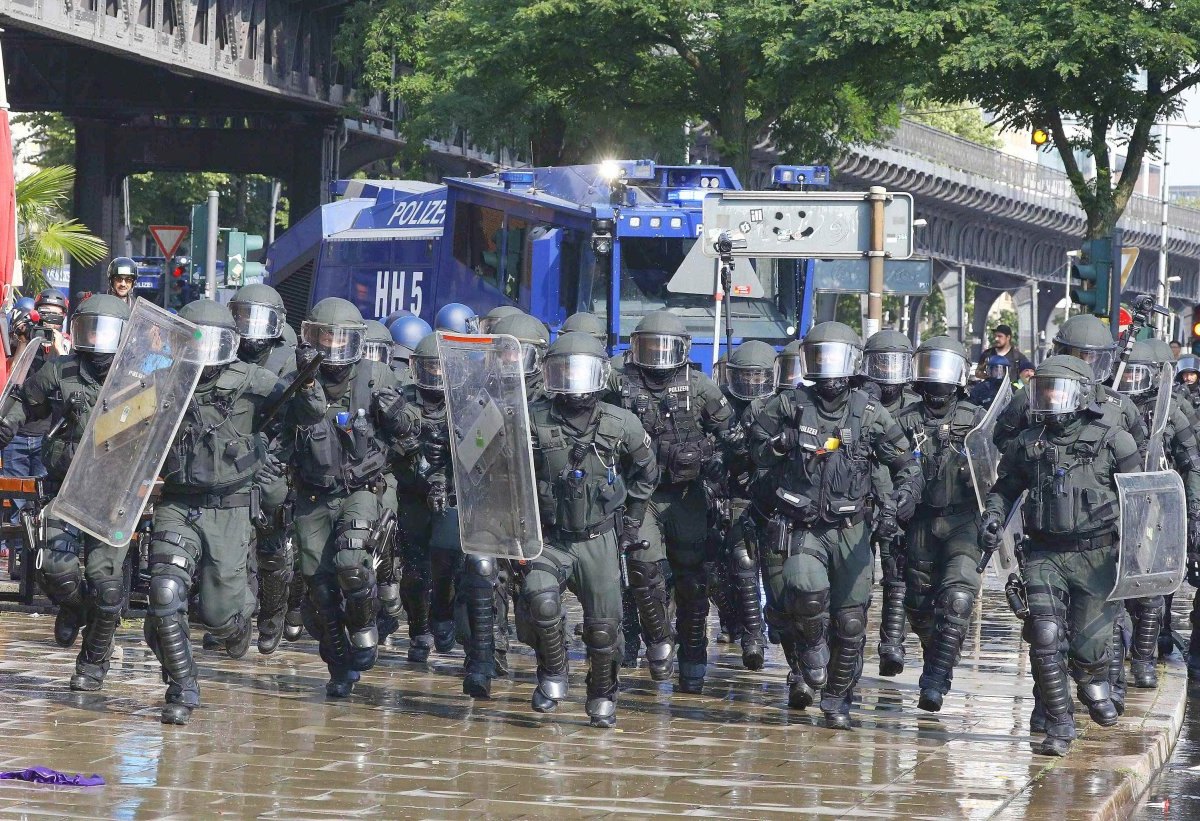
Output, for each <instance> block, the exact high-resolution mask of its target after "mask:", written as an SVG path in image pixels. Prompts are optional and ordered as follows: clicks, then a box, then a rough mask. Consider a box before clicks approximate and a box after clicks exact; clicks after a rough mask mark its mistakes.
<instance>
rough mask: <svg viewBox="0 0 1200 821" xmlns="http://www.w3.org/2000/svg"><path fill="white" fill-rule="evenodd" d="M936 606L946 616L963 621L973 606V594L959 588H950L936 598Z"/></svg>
mask: <svg viewBox="0 0 1200 821" xmlns="http://www.w3.org/2000/svg"><path fill="white" fill-rule="evenodd" d="M938 606H939V607H940V608H941V609H942V612H944V613H945V614H946V615H947V616H951V617H954V618H959V619H965V618H967V617H968V616H969V615H970V614H971V608H972V607H974V606H975V594H974V593H973V592H972V591H970V590H964V589H963V588H961V587H951V588H948V589H946V590H943V591H942V594H941V595H940V596H938Z"/></svg>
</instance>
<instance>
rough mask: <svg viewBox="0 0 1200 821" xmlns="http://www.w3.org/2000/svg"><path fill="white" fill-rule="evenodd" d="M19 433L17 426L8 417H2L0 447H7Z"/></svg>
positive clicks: (0, 421) (0, 422)
mask: <svg viewBox="0 0 1200 821" xmlns="http://www.w3.org/2000/svg"><path fill="white" fill-rule="evenodd" d="M16 435H17V426H16V425H14V424H13V423H12V422H9V421H8V420H7V419H0V448H6V447H8V446H9V444H10V443H11V442H12V440H13V437H14V436H16Z"/></svg>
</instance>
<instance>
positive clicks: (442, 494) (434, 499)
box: [425, 481, 450, 513]
mask: <svg viewBox="0 0 1200 821" xmlns="http://www.w3.org/2000/svg"><path fill="white" fill-rule="evenodd" d="M425 504H426V506H428V508H429V509H430V510H431V511H433V512H434V513H445V512H446V508H447V507H449V505H450V498H449V496H447V495H446V483H445V482H443V481H433V482H430V483H429V491H428V492H427V493H426V494H425Z"/></svg>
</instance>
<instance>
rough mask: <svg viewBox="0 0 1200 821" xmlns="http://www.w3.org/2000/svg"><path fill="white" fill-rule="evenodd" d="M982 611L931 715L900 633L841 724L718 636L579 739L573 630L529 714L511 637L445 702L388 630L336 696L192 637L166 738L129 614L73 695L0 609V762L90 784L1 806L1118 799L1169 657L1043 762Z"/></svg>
mask: <svg viewBox="0 0 1200 821" xmlns="http://www.w3.org/2000/svg"><path fill="white" fill-rule="evenodd" d="M984 600H985V601H984V607H983V617H982V619H981V620H979V621H977V622H976V623H975V625H974V630H973V634H972V635H971V636H970V637H969V639H968V642H967V646H966V648H965V649H964V653H963V661H962V664H961V666H960V668H959V670H958V672H957V674H956V676H955V682H954V690H953V691H952V692H951V694H950V695H949V696H948V697H947V699H946V704H945V707H944V709H943V711H942V712H941V713H940V714H937V715H936V716H935V715H929V714H925V713H921V712H920V711H918V710H917V709H916V700H917V694H918V693H917V688H916V681H917V675H918V672H919V653H920V651H919V647H918V646H917V645H916V644H915V641H914V640H913V639H912V637H910V643H909V648H908V653H909V663H908V669H907V670H906V672H905V673H904V674H903V675H902V676H900V677H898V678H897V679H880V678H878V677H877V676H875V675H874V669H875V666H876V662H875V659H874V657H873V652H872V653H871V656H870V657H869V658H868V660H867V674H866V675H864V678H863V685H862V687H861V688H860V690H859V698H858V701H857V702H856V704H855V707H854V711H853V717H854V721H855V727H856V729H855V731H854V732H852V733H844V734H835V733H832V732H830V731H827V730H825V729H823V728H822V727H821V726H820V723H821V722H820V714H819V712H810V713H808V714H805V713H798V712H795V711H789V710H787V709H786V707H785V706H784V702H785V698H786V687H785V684H784V676H785V672H786V671H785V669H784V666H783V662H782V654H781V653H780V652H779V649H778V648H777V647H772V648H771V650H770V653H769V655H768V664H767V666H766V668H765V669H764V670H763V671H761V672H758V673H751V672H747V671H745V670H743V669H741V665H740V655H739V654H738V653H737V652H735V650H736V648H735V647H734V646H732V645H716V644H714V645H712V647H711V648H710V649H711V651H712V652H713V654H714V656H715V657H716V662H717V663H716V664H715V667H714V669H712V670H711V672H710V676H709V679H708V682H707V684H706V687H705V694H704V695H703V696H682V695H680V696H674V695H672V693H671V687H670V685H667V684H664V685H655V684H653V683H652V682H651V681H650V679H649V677H648V675H647V673H646V671H645V669H644V668H643V669H641V670H639V671H637V672H636V673H630V672H629V671H626V673H627V674H626V676H625V679H624V685H623V687H622V693H621V697H620V702H619V716H618V724H617V728H616V729H615V730H608V731H606V730H596V729H592V728H590V727H589V726H588V723H587V718H586V716H585V715H584V712H583V698H584V695H583V673H584V664H583V661H582V646H581V645H580V644H579V642H578V640H577V639H573V644H572V665H573V667H572V677H571V678H572V681H571V685H572V691H571V694H570V696H569V697H568V699H567V701H566V702H564V703H563V705H562V706H561V707H560V708H559V712H558V713H556V714H553V715H545V716H543V715H538V714H535V713H533V712H531V711H530V710H529V706H528V705H529V696H530V693H531V691H532V687H533V672H534V664H533V659H532V655H531V654H530V653H529V652H528V651H527V650H526V649H525V648H523V647H519V646H516V645H514V650H513V652H512V653H510V655H513V656H516V658H515V659H514V662H515V663H514V677H513V678H512V679H502V680H500V681H498V682H497V683H496V686H495V687H494V688H493V693H494V694H495V696H496V697H495V698H494V700H492V701H490V702H483V703H474V702H472V701H471V700H470V699H468V698H467V697H465V696H463V695H462V693H461V689H460V688H461V681H460V678H459V671H460V667H461V663H462V653H461V650H458V651H456V652H454V653H452V654H450V655H447V656H437V655H435V656H433V657H432V659H431V662H432V663H431V664H429V665H414V664H409V663H407V662H406V661H404V654H405V648H406V642H405V641H401V642H399V644H398V646H397V647H396V648H394V649H388V650H386V651H385V652H384V653H383V654H382V658H383V660H382V661H381V663H380V665H379V666H378V667H377V668H376V669H375V670H372V671H371V672H369V673H367V674H365V675H364V678H363V682H362V684H360V685H359V687H358V688H357V689H356V691H355V695H354V696H352V697H351V698H350V699H349V700H347V701H342V702H335V701H328V700H326V698H325V695H324V682H325V670H324V666H323V665H322V664H321V662H320V660H319V659H318V658H317V655H316V648H315V642H311V641H308V640H305V641H303V642H301V643H300V644H299V645H284V649H283V650H281V651H279V652H277V653H275V654H273V655H271V656H267V657H262V656H257V655H254V654H251V655H250V656H247V657H246V658H245V659H242V660H241V661H233V660H231V659H229V658H227V657H225V656H217V655H215V654H212V653H206V652H203V651H199V650H197V655H198V660H199V663H200V667H201V676H202V678H201V695H202V698H203V702H204V706H203V708H202V709H200V710H197V711H196V713H195V715H194V717H193V719H192V723H191V725H189V726H187V727H181V728H180V727H164V726H162V725H160V724H159V723H158V720H157V718H158V710H159V707H160V705H161V698H162V694H163V686H162V684H161V682H160V679H159V675H158V665H157V663H156V662H155V660H154V658H153V657H152V656H151V655H150V653H149V652H148V651H147V650H146V648H145V647H144V645H143V644H142V641H141V625H140V623H129V624H128V625H127V626H126V627H125V628H124V629H122V631H121V633H120V635H119V648H118V650H117V654H116V657H115V659H114V663H113V667H112V671H111V673H110V674H109V680H108V683H107V684H106V685H105V689H104V691H102V692H100V693H91V694H73V693H71V692H70V691H69V690H68V689H67V687H66V682H67V679H68V677H69V675H70V673H71V672H72V667H73V660H74V655H75V649H74V648H72V649H69V650H64V649H62V648H59V647H57V646H56V645H54V644H53V642H52V640H51V638H50V634H51V628H52V619H51V618H48V617H45V616H43V617H36V616H30V615H25V614H17V613H5V614H2V615H0V703H3V705H4V707H5V709H4V711H3V713H2V714H0V732H3V733H4V735H5V737H6V738H7V743H6V744H4V745H2V746H0V769H16V768H22V767H26V766H33V765H36V764H41V765H45V766H49V767H53V768H55V769H58V770H65V771H70V772H84V773H89V774H90V773H93V772H95V773H99V774H101V775H103V776H104V777H105V778H106V779H107V780H108V786H106V787H102V788H92V789H83V788H48V787H35V786H30V785H23V784H14V783H9V782H6V783H3V784H0V815H3V816H6V817H8V816H13V815H22V814H52V815H56V816H71V817H78V818H85V817H105V818H111V817H115V818H120V819H125V818H161V817H164V816H179V817H201V816H202V817H213V816H216V815H218V814H226V815H230V816H234V817H240V816H259V817H263V818H288V819H292V818H310V817H335V818H348V817H356V818H357V817H362V816H367V815H376V816H384V817H389V818H400V817H411V816H418V815H421V816H435V817H438V818H458V817H468V816H480V815H495V816H504V817H513V816H521V815H527V816H531V817H547V816H551V817H579V816H592V815H596V816H599V815H606V814H618V815H636V816H650V815H656V814H665V815H679V814H684V813H688V814H693V815H701V816H719V817H724V818H730V817H735V818H755V819H757V818H767V817H782V816H789V815H790V816H795V815H796V814H801V815H807V816H817V817H854V818H913V819H919V818H929V819H945V818H988V817H1014V818H1021V817H1026V818H1046V819H1055V821H1061V819H1068V818H1084V817H1091V815H1092V813H1093V812H1095V811H1096V810H1097V809H1098V808H1101V807H1102V806H1104V805H1105V802H1110V801H1114V800H1115V801H1117V803H1116V804H1113V805H1112V806H1114V807H1115V806H1118V805H1120V801H1121V800H1124V801H1125V802H1132V801H1134V800H1136V797H1137V792H1138V788H1137V787H1136V784H1137V769H1138V762H1139V760H1140V757H1142V753H1143V752H1145V751H1146V750H1147V749H1148V748H1151V747H1153V746H1154V745H1156V744H1158V745H1162V744H1164V743H1165V738H1166V735H1167V727H1168V725H1169V723H1170V722H1169V718H1170V716H1171V714H1172V711H1173V710H1174V709H1175V708H1176V707H1177V705H1178V704H1179V701H1180V692H1181V690H1182V684H1181V682H1182V668H1181V667H1179V666H1175V667H1172V668H1171V669H1170V672H1169V674H1168V675H1166V676H1164V677H1163V678H1164V683H1163V685H1162V686H1161V687H1160V689H1159V691H1157V692H1145V691H1131V694H1130V698H1129V705H1128V710H1127V712H1126V715H1125V717H1124V719H1123V720H1122V721H1121V724H1120V725H1119V726H1118V727H1116V728H1114V729H1113V730H1109V731H1104V730H1102V729H1101V728H1099V727H1096V726H1093V725H1091V724H1090V723H1089V722H1088V721H1087V718H1086V712H1083V715H1082V720H1081V721H1080V727H1081V730H1082V732H1083V738H1082V739H1081V741H1080V742H1079V743H1078V745H1077V748H1076V750H1075V751H1074V752H1072V754H1071V755H1070V756H1069V757H1068V758H1067V759H1065V760H1063V761H1061V762H1048V761H1047V760H1046V759H1043V758H1039V757H1035V756H1033V755H1032V754H1031V752H1030V749H1029V741H1030V736H1029V734H1028V731H1027V722H1028V705H1029V701H1030V683H1029V677H1028V664H1027V660H1026V657H1025V655H1024V648H1023V647H1021V646H1020V645H1019V631H1018V623H1017V622H1016V620H1015V619H1014V618H1012V616H1011V615H1009V613H1008V611H1007V609H1006V608H1005V607H1004V603H1003V595H1002V593H1001V591H999V590H998V589H996V590H988V591H987V593H986V594H985V596H984ZM571 620H572V624H573V623H574V621H577V620H578V611H577V610H576V611H573V612H572V614H571ZM877 624H878V621H877V614H873V618H872V622H871V625H872V629H875V626H876V625H877ZM568 634H570V631H568ZM711 634H712V635H714V636H715V634H716V629H715V624H714V625H713V630H712V631H711ZM198 638H199V633H198V632H194V633H193V639H198ZM196 643H197V645H198V641H197V642H196ZM871 644H872V645H873V644H874V640H872V642H871ZM1147 775H1148V774H1147ZM1142 778H1143V780H1142V782H1141V783H1142V784H1144V783H1145V778H1146V776H1143V777H1142ZM1125 793H1128V796H1127V797H1126V798H1124V799H1121V797H1120V796H1121V795H1123V794H1125ZM1122 806H1124V808H1125V811H1128V808H1129V806H1130V804H1129V803H1126V804H1124V805H1122ZM1110 808H1111V807H1110Z"/></svg>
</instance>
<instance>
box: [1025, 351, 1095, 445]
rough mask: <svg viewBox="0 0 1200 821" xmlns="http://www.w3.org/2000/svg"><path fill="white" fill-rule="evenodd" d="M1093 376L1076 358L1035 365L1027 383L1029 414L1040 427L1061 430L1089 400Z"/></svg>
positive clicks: (1062, 356) (1062, 357)
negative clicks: (1045, 426) (1035, 367)
mask: <svg viewBox="0 0 1200 821" xmlns="http://www.w3.org/2000/svg"><path fill="white" fill-rule="evenodd" d="M1094 379H1095V377H1094V374H1093V373H1092V369H1091V367H1090V366H1089V365H1088V363H1086V362H1084V361H1083V360H1081V359H1080V358H1079V357H1076V356H1070V355H1066V354H1058V355H1056V356H1051V357H1048V358H1047V359H1046V360H1045V361H1043V362H1042V364H1040V365H1038V367H1037V370H1036V371H1034V374H1033V377H1032V378H1031V379H1030V380H1029V413H1030V417H1031V418H1032V419H1033V421H1034V422H1035V423H1037V424H1039V425H1047V427H1052V428H1056V429H1061V428H1062V427H1065V426H1066V425H1067V424H1069V423H1070V422H1071V421H1073V420H1074V419H1076V418H1078V416H1079V413H1080V412H1081V411H1082V410H1083V409H1084V408H1086V407H1087V406H1088V405H1089V404H1090V403H1091V401H1092V391H1093V383H1094Z"/></svg>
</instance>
